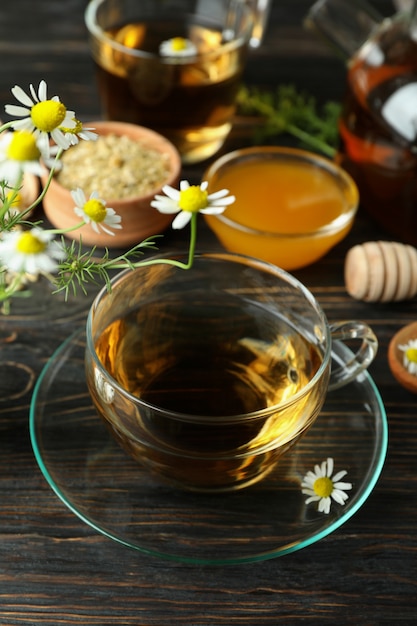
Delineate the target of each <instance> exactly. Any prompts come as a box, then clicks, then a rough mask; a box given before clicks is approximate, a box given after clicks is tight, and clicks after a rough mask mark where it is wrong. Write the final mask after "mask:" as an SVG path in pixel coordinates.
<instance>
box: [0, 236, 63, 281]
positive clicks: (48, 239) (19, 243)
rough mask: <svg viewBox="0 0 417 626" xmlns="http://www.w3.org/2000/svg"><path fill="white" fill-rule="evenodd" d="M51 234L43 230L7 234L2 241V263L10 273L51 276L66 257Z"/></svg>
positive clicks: (0, 260)
mask: <svg viewBox="0 0 417 626" xmlns="http://www.w3.org/2000/svg"><path fill="white" fill-rule="evenodd" d="M53 237H54V235H53V233H51V232H48V231H45V230H42V229H41V228H37V227H35V228H32V229H31V230H27V231H21V230H13V231H10V232H5V233H3V235H2V239H1V240H0V262H1V263H3V264H4V265H5V266H6V267H7V270H8V271H12V272H17V273H26V274H32V275H38V274H50V273H52V272H55V271H56V270H57V268H58V263H57V261H60V260H62V259H63V258H64V257H65V252H64V250H63V248H62V247H61V246H60V244H59V243H58V242H57V241H55V240H54V239H53Z"/></svg>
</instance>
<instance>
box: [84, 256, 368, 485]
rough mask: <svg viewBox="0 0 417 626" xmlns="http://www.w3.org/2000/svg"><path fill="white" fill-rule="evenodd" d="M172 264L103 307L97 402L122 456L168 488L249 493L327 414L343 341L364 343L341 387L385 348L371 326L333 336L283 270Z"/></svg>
mask: <svg viewBox="0 0 417 626" xmlns="http://www.w3.org/2000/svg"><path fill="white" fill-rule="evenodd" d="M185 256H186V255H184V257H185ZM166 258H178V259H179V260H182V259H183V257H182V256H181V255H179V256H175V255H174V257H173V255H161V256H159V257H154V258H153V259H152V260H151V261H152V262H155V264H153V265H152V264H150V265H147V266H142V267H139V268H137V269H135V270H133V271H131V270H127V271H125V272H122V273H121V274H120V275H119V276H117V277H116V278H115V279H114V280H113V283H112V289H111V291H110V292H108V291H107V290H106V289H104V290H103V291H102V292H101V293H100V294H99V295H98V296H97V297H96V299H95V301H94V303H93V305H92V307H91V310H90V312H89V317H88V322H87V347H86V359H85V362H86V375H87V383H88V387H89V391H90V394H91V397H92V399H93V402H94V404H95V406H96V408H97V410H98V413H99V414H100V416H101V417H102V419H103V420H104V422H105V424H106V425H107V427H108V428H109V429H110V431H111V433H112V435H113V436H114V437H115V439H116V440H117V441H118V442H119V443H120V444H121V446H122V447H123V448H124V449H125V450H126V451H127V452H128V453H129V454H130V455H131V456H132V457H133V458H134V459H135V460H136V461H138V462H139V463H140V464H142V465H143V466H145V467H146V468H148V469H149V470H150V471H152V472H154V473H155V474H156V475H158V476H159V477H160V478H161V479H163V480H164V481H165V482H168V483H170V484H171V485H174V486H176V487H180V488H183V489H188V490H195V491H201V492H218V491H234V490H236V489H240V488H243V487H247V486H249V485H251V484H253V483H255V482H257V481H259V480H261V479H262V478H263V477H264V476H266V475H267V474H268V473H269V472H270V471H271V470H273V469H274V467H275V466H276V464H277V462H278V461H279V459H280V457H281V456H282V455H283V454H284V453H286V452H287V451H288V450H289V449H290V448H291V447H292V446H293V445H294V444H295V443H296V442H297V441H298V440H299V438H300V437H301V436H302V435H303V434H304V433H305V432H306V431H307V429H308V428H309V427H310V426H311V425H312V424H313V423H314V421H315V420H316V418H317V416H318V415H319V413H320V409H321V407H322V405H323V402H324V400H325V397H326V393H327V389H328V386H329V378H330V364H331V341H332V338H342V339H348V338H352V337H359V338H361V340H362V343H361V347H360V350H359V351H358V353H357V354H356V355H352V359H351V361H349V362H348V363H343V364H339V365H338V367H336V368H335V369H333V371H332V373H331V379H330V385H331V386H333V387H337V386H340V385H342V384H346V382H348V381H349V380H352V378H354V377H356V376H357V375H358V373H359V372H360V371H362V370H363V369H364V368H365V367H367V365H368V364H369V363H370V362H371V360H372V359H373V357H374V355H375V351H376V345H377V342H376V338H375V336H374V334H373V332H372V331H371V329H370V328H369V327H368V326H367V325H366V324H362V323H359V322H344V323H341V324H340V325H335V326H332V327H330V326H329V324H328V323H327V320H326V317H325V315H324V313H323V311H322V310H321V308H320V306H319V305H318V303H317V302H316V300H315V299H314V297H313V296H312V294H311V293H310V292H309V291H308V290H307V289H306V288H305V287H304V286H303V285H302V284H301V283H300V282H299V281H297V280H296V279H295V278H293V277H292V276H290V275H289V274H287V273H286V272H284V271H283V270H280V269H279V268H277V267H275V266H273V265H269V264H267V263H264V262H261V261H259V260H257V259H250V258H247V257H242V256H239V255H232V254H229V253H208V254H199V255H197V256H196V258H195V261H194V265H193V267H192V268H191V269H190V270H183V269H179V268H176V267H173V266H171V265H164V264H163V262H162V263H161V260H163V259H166Z"/></svg>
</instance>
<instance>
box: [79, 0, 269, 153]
mask: <svg viewBox="0 0 417 626" xmlns="http://www.w3.org/2000/svg"><path fill="white" fill-rule="evenodd" d="M256 4H257V3H256V2H252V3H250V2H246V1H245V0H233V1H232V2H230V1H222V0H216V1H215V2H213V0H199V1H198V2H196V0H175V1H174V2H164V1H163V0H153V1H152V2H146V1H144V0H137V1H136V2H129V1H128V0H118V1H117V2H114V0H92V1H91V2H90V4H89V5H88V7H87V10H86V24H87V27H88V30H89V34H90V45H91V53H92V57H93V59H94V61H95V64H96V69H97V78H98V86H99V92H100V95H101V98H102V104H103V109H104V114H105V116H106V117H107V118H108V119H111V120H118V121H123V122H131V123H134V124H139V125H141V126H146V127H149V128H152V129H153V130H156V131H157V132H159V133H161V134H162V135H164V136H165V137H167V138H168V139H169V140H170V141H172V143H174V145H176V147H177V148H178V150H179V152H180V153H181V155H182V158H183V161H184V162H194V161H199V160H202V159H205V158H207V157H209V156H211V155H212V154H214V153H215V152H216V151H217V150H218V149H219V148H220V146H221V145H222V144H223V142H224V140H225V138H226V136H227V135H228V133H229V132H230V129H231V124H232V117H233V114H234V111H235V98H236V95H237V92H238V89H239V85H240V83H241V78H242V72H243V69H244V66H245V61H246V54H247V49H248V46H249V45H250V40H251V35H252V32H253V29H254V26H255V24H256V19H257V15H258V16H259V13H258V14H257V13H256V11H255V6H256ZM263 4H264V5H265V3H263ZM267 5H268V3H266V5H265V6H267Z"/></svg>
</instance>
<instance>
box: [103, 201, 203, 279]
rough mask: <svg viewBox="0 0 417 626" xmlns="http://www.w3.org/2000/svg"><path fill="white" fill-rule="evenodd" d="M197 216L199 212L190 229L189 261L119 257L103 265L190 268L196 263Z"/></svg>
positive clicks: (122, 267)
mask: <svg viewBox="0 0 417 626" xmlns="http://www.w3.org/2000/svg"><path fill="white" fill-rule="evenodd" d="M197 218H198V213H193V214H192V216H191V229H190V245H189V248H188V261H187V263H183V262H182V261H176V260H175V259H161V258H159V259H149V260H148V261H138V262H137V263H129V264H128V263H126V262H123V263H119V259H121V258H122V257H118V258H117V259H114V260H112V261H108V262H106V263H103V267H105V268H106V269H112V270H115V269H127V268H128V267H134V268H137V267H146V266H148V265H159V264H162V265H173V266H174V267H178V268H180V269H183V270H189V269H190V268H191V267H192V266H193V263H194V256H195V246H196V242H197Z"/></svg>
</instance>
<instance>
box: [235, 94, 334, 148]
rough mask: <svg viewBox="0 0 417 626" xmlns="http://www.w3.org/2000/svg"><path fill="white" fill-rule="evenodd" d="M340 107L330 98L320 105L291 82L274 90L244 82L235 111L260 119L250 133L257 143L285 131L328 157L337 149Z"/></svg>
mask: <svg viewBox="0 0 417 626" xmlns="http://www.w3.org/2000/svg"><path fill="white" fill-rule="evenodd" d="M340 110H341V106H340V104H338V103H337V102H333V101H329V102H326V103H325V104H324V105H323V106H322V107H321V108H319V107H318V105H317V102H316V100H315V98H314V97H313V96H311V95H310V94H307V93H304V92H300V91H298V90H297V89H296V87H295V86H294V85H279V86H278V87H277V89H276V90H275V92H271V91H263V90H262V89H260V88H258V87H246V86H245V87H243V88H242V89H241V91H240V93H239V96H238V113H240V114H242V115H255V116H259V117H260V118H261V119H262V124H259V126H257V127H256V129H255V132H254V135H253V139H254V141H255V142H256V143H261V142H262V141H264V140H265V138H267V137H271V136H274V135H279V134H283V133H288V134H289V135H292V136H293V137H295V138H296V139H298V140H299V141H300V142H301V143H302V144H303V145H304V146H305V147H308V148H311V149H313V150H315V151H319V152H322V153H323V154H325V155H326V156H328V157H330V158H333V157H334V156H335V154H336V151H337V141H338V128H337V121H338V118H339V115H340Z"/></svg>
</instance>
